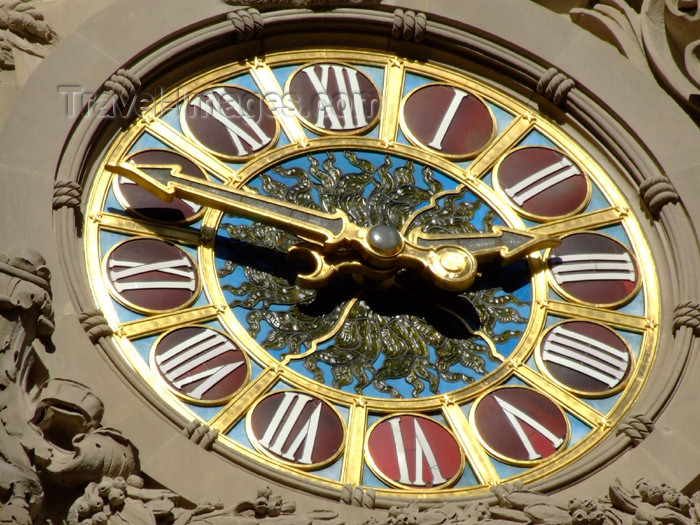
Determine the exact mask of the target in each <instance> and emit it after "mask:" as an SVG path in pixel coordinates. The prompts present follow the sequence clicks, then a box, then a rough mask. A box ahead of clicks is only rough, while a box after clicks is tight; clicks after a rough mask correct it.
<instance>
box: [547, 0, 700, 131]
mask: <svg viewBox="0 0 700 525" xmlns="http://www.w3.org/2000/svg"><path fill="white" fill-rule="evenodd" d="M534 1H535V2H536V3H538V4H540V5H543V6H544V7H547V8H550V9H553V10H555V11H556V12H559V13H567V12H568V13H569V16H570V17H571V20H572V21H573V22H574V23H576V24H577V25H579V26H580V27H582V28H583V29H586V30H587V31H590V32H591V33H593V34H594V35H596V36H597V37H599V38H601V39H602V40H604V41H605V42H608V43H610V44H612V45H613V46H615V47H616V48H617V50H618V51H619V52H620V53H622V54H623V55H624V56H626V57H627V58H628V59H629V60H630V61H631V62H632V63H634V64H635V65H637V66H638V67H640V68H643V69H647V68H650V69H651V70H652V71H653V73H654V74H655V75H656V77H657V79H658V80H659V82H660V83H661V84H662V86H663V87H664V88H665V89H666V90H668V91H669V92H670V93H671V94H672V95H673V96H675V97H676V98H677V99H678V100H679V101H680V102H681V103H682V104H683V106H684V107H685V108H686V110H688V111H689V112H690V113H691V114H692V115H693V116H694V117H695V118H697V117H698V116H700V5H699V3H698V0H591V1H589V2H582V1H579V0H564V1H560V2H556V3H553V2H551V0H534Z"/></svg>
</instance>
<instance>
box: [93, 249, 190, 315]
mask: <svg viewBox="0 0 700 525" xmlns="http://www.w3.org/2000/svg"><path fill="white" fill-rule="evenodd" d="M105 273H106V276H107V280H108V281H109V284H110V287H111V289H112V293H113V294H114V295H115V297H116V298H117V299H119V300H120V301H121V302H122V303H124V304H125V305H126V306H129V307H132V308H135V309H137V310H142V311H147V312H149V313H150V312H159V311H165V310H172V309H174V308H180V307H182V306H185V305H187V304H189V303H190V302H192V301H193V300H194V299H195V298H196V297H197V295H198V294H199V285H200V283H199V276H198V274H197V268H196V266H195V264H194V262H193V261H192V259H191V258H190V256H189V255H187V254H186V253H185V252H184V251H183V250H181V249H180V248H178V247H177V246H173V245H172V244H170V243H167V242H165V241H160V240H156V239H143V238H140V239H130V240H128V241H126V242H123V243H121V244H119V245H117V247H116V248H115V249H114V250H112V252H111V253H110V254H109V255H108V256H107V258H106V260H105Z"/></svg>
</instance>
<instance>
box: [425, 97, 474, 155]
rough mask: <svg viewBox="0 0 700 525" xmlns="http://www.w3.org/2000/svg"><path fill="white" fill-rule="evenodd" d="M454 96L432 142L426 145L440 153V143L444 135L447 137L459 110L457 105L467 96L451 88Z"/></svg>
mask: <svg viewBox="0 0 700 525" xmlns="http://www.w3.org/2000/svg"><path fill="white" fill-rule="evenodd" d="M452 90H453V92H454V95H453V96H452V101H451V102H450V106H449V107H448V108H447V111H445V114H444V115H443V116H442V120H441V121H440V125H439V126H438V129H437V131H436V132H435V136H434V137H433V140H432V141H431V142H430V143H429V144H428V146H430V147H432V148H435V149H439V150H440V151H442V141H443V140H445V135H447V130H448V129H449V128H450V125H451V124H452V121H453V120H454V118H455V115H456V114H457V110H458V109H459V105H460V104H461V103H462V100H464V99H465V98H466V97H467V96H468V95H469V94H468V93H465V92H464V91H462V90H459V89H455V88H452Z"/></svg>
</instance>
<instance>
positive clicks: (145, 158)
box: [113, 149, 206, 222]
mask: <svg viewBox="0 0 700 525" xmlns="http://www.w3.org/2000/svg"><path fill="white" fill-rule="evenodd" d="M129 161H130V162H133V163H134V164H138V165H143V166H162V165H168V166H169V165H173V166H179V167H180V172H181V173H184V174H185V175H189V176H191V177H196V178H198V179H206V176H205V175H204V172H203V171H202V170H201V169H200V168H199V166H197V165H196V164H195V163H194V162H192V161H191V160H189V159H186V158H185V157H183V156H182V155H180V154H178V153H175V152H174V151H167V150H159V149H146V150H143V151H139V152H138V153H135V154H134V155H132V156H131V157H129ZM113 188H114V194H115V195H116V196H117V200H119V203H120V204H121V205H122V206H124V209H126V210H127V211H129V212H131V213H134V214H135V215H138V216H141V217H145V218H146V219H151V220H155V221H164V222H179V221H187V220H190V219H193V218H195V217H196V216H197V215H198V214H199V211H200V210H201V209H202V207H201V206H200V205H199V204H196V203H194V202H190V201H186V200H182V199H178V198H174V199H173V200H172V201H170V202H165V201H164V200H162V199H159V198H158V197H156V196H155V195H153V194H152V193H151V192H150V191H148V190H146V189H144V188H142V187H141V186H139V185H138V184H136V183H135V182H134V181H132V180H129V179H127V178H126V177H121V176H120V177H115V178H114V184H113Z"/></svg>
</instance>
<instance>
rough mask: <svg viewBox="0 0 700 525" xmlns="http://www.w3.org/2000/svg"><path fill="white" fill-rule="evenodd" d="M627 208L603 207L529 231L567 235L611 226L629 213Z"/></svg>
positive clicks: (535, 227) (534, 227)
mask: <svg viewBox="0 0 700 525" xmlns="http://www.w3.org/2000/svg"><path fill="white" fill-rule="evenodd" d="M627 213H628V210H627V209H626V208H618V207H616V208H603V209H602V210H597V211H592V212H590V213H583V214H581V215H576V216H575V217H572V218H570V219H561V220H558V221H553V222H548V223H546V224H541V225H539V226H533V227H532V228H530V230H529V231H532V232H537V233H542V234H545V235H561V236H563V235H567V234H569V233H574V232H578V231H584V230H593V229H597V228H602V227H604V226H610V225H612V224H617V223H619V222H621V221H622V219H624V218H625V216H626V215H627Z"/></svg>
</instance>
